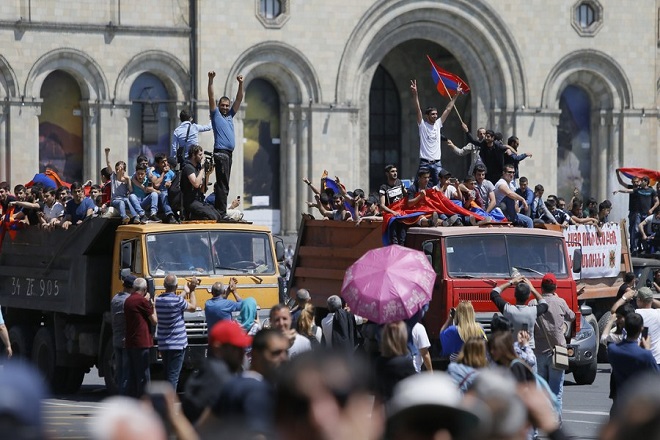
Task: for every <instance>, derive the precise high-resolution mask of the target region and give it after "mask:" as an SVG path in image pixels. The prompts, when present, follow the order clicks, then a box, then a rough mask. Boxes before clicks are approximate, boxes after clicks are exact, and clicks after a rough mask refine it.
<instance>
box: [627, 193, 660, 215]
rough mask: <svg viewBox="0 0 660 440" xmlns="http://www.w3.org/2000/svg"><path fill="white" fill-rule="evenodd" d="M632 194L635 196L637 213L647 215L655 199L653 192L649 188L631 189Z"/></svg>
mask: <svg viewBox="0 0 660 440" xmlns="http://www.w3.org/2000/svg"><path fill="white" fill-rule="evenodd" d="M633 194H637V212H640V213H642V214H643V215H648V213H649V210H650V209H651V206H653V200H654V199H655V197H656V193H655V190H654V189H653V188H651V187H650V186H647V187H646V188H641V187H640V188H635V189H633Z"/></svg>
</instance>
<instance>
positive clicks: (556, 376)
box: [536, 352, 565, 422]
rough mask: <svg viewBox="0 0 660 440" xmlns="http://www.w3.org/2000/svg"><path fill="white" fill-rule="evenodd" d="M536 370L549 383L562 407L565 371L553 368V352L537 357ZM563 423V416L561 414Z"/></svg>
mask: <svg viewBox="0 0 660 440" xmlns="http://www.w3.org/2000/svg"><path fill="white" fill-rule="evenodd" d="M536 368H537V369H538V374H539V375H540V376H541V377H542V378H544V379H545V380H546V382H548V385H550V389H551V390H552V392H553V393H555V394H556V395H557V400H558V401H559V407H560V408H561V407H562V401H561V397H562V395H563V394H564V374H565V373H564V370H557V369H556V368H553V367H552V352H548V353H542V354H537V355H536ZM559 421H560V422H561V414H559Z"/></svg>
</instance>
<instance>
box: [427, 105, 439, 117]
mask: <svg viewBox="0 0 660 440" xmlns="http://www.w3.org/2000/svg"><path fill="white" fill-rule="evenodd" d="M434 111H435V112H437V111H438V109H437V108H435V107H426V110H424V114H425V115H427V116H428V115H429V113H431V112H434Z"/></svg>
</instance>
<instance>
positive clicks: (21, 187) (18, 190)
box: [14, 184, 25, 194]
mask: <svg viewBox="0 0 660 440" xmlns="http://www.w3.org/2000/svg"><path fill="white" fill-rule="evenodd" d="M21 191H25V185H21V184H18V185H16V186H15V187H14V194H18V193H19V192H21Z"/></svg>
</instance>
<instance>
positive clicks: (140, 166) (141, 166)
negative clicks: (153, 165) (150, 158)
mask: <svg viewBox="0 0 660 440" xmlns="http://www.w3.org/2000/svg"><path fill="white" fill-rule="evenodd" d="M135 171H147V166H146V165H145V164H143V163H139V164H137V165H135Z"/></svg>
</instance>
